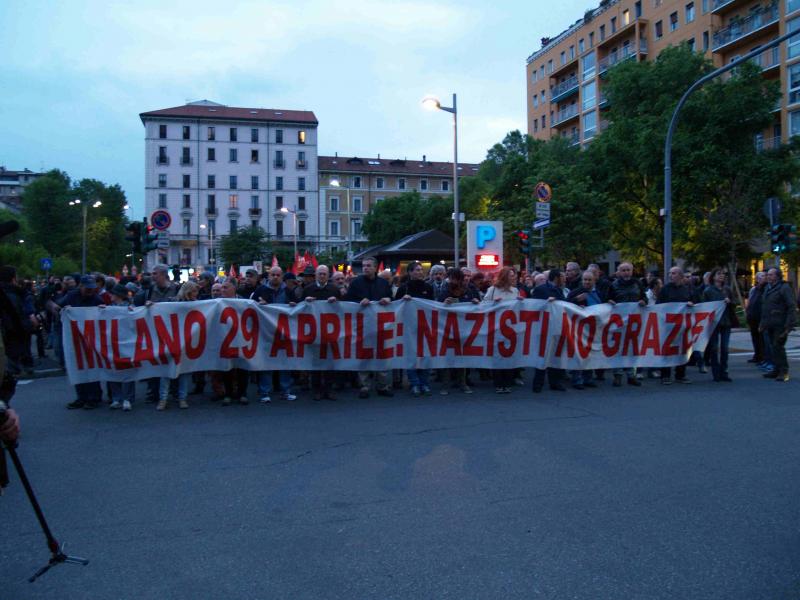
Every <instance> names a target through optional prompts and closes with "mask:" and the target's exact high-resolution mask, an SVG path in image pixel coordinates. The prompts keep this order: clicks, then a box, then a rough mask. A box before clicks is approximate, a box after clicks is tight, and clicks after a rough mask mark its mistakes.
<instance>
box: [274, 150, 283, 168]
mask: <svg viewBox="0 0 800 600" xmlns="http://www.w3.org/2000/svg"><path fill="white" fill-rule="evenodd" d="M275 166H276V167H278V168H281V167H283V150H276V151H275Z"/></svg>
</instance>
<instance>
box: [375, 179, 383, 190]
mask: <svg viewBox="0 0 800 600" xmlns="http://www.w3.org/2000/svg"><path fill="white" fill-rule="evenodd" d="M375 187H376V188H378V189H379V190H382V189H383V177H378V178H377V179H376V180H375Z"/></svg>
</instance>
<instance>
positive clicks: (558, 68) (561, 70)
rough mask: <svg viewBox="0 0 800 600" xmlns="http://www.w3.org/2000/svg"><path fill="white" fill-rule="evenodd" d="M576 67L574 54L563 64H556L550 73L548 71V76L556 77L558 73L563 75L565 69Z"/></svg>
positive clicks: (576, 62) (576, 57)
mask: <svg viewBox="0 0 800 600" xmlns="http://www.w3.org/2000/svg"><path fill="white" fill-rule="evenodd" d="M577 67H578V56H577V55H575V57H574V58H570V59H568V60H567V61H566V62H565V63H564V64H563V65H557V66H555V67H553V71H552V73H550V77H558V76H559V75H563V74H564V73H565V72H566V71H569V70H570V69H573V68H577Z"/></svg>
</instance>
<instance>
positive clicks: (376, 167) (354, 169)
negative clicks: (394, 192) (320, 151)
mask: <svg viewBox="0 0 800 600" xmlns="http://www.w3.org/2000/svg"><path fill="white" fill-rule="evenodd" d="M318 161H319V163H318V164H319V170H320V172H322V171H342V172H351V173H392V174H397V175H442V176H447V175H451V176H452V175H453V163H451V162H432V161H429V160H427V159H426V157H425V156H423V157H422V160H408V159H405V158H394V159H387V158H381V157H380V156H378V157H377V158H359V157H357V156H354V157H352V158H347V157H345V156H320V157H319V159H318ZM479 166H480V165H477V164H474V163H461V162H460V163H458V174H459V176H461V177H464V176H467V175H476V174H477V172H478V167H479Z"/></svg>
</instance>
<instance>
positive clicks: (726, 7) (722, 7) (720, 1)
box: [711, 0, 748, 15]
mask: <svg viewBox="0 0 800 600" xmlns="http://www.w3.org/2000/svg"><path fill="white" fill-rule="evenodd" d="M747 2H748V0H712V2H711V13H712V14H715V15H721V14H723V13H726V12H728V11H730V10H733V9H734V8H736V7H738V6H741V5H743V4H747Z"/></svg>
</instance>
